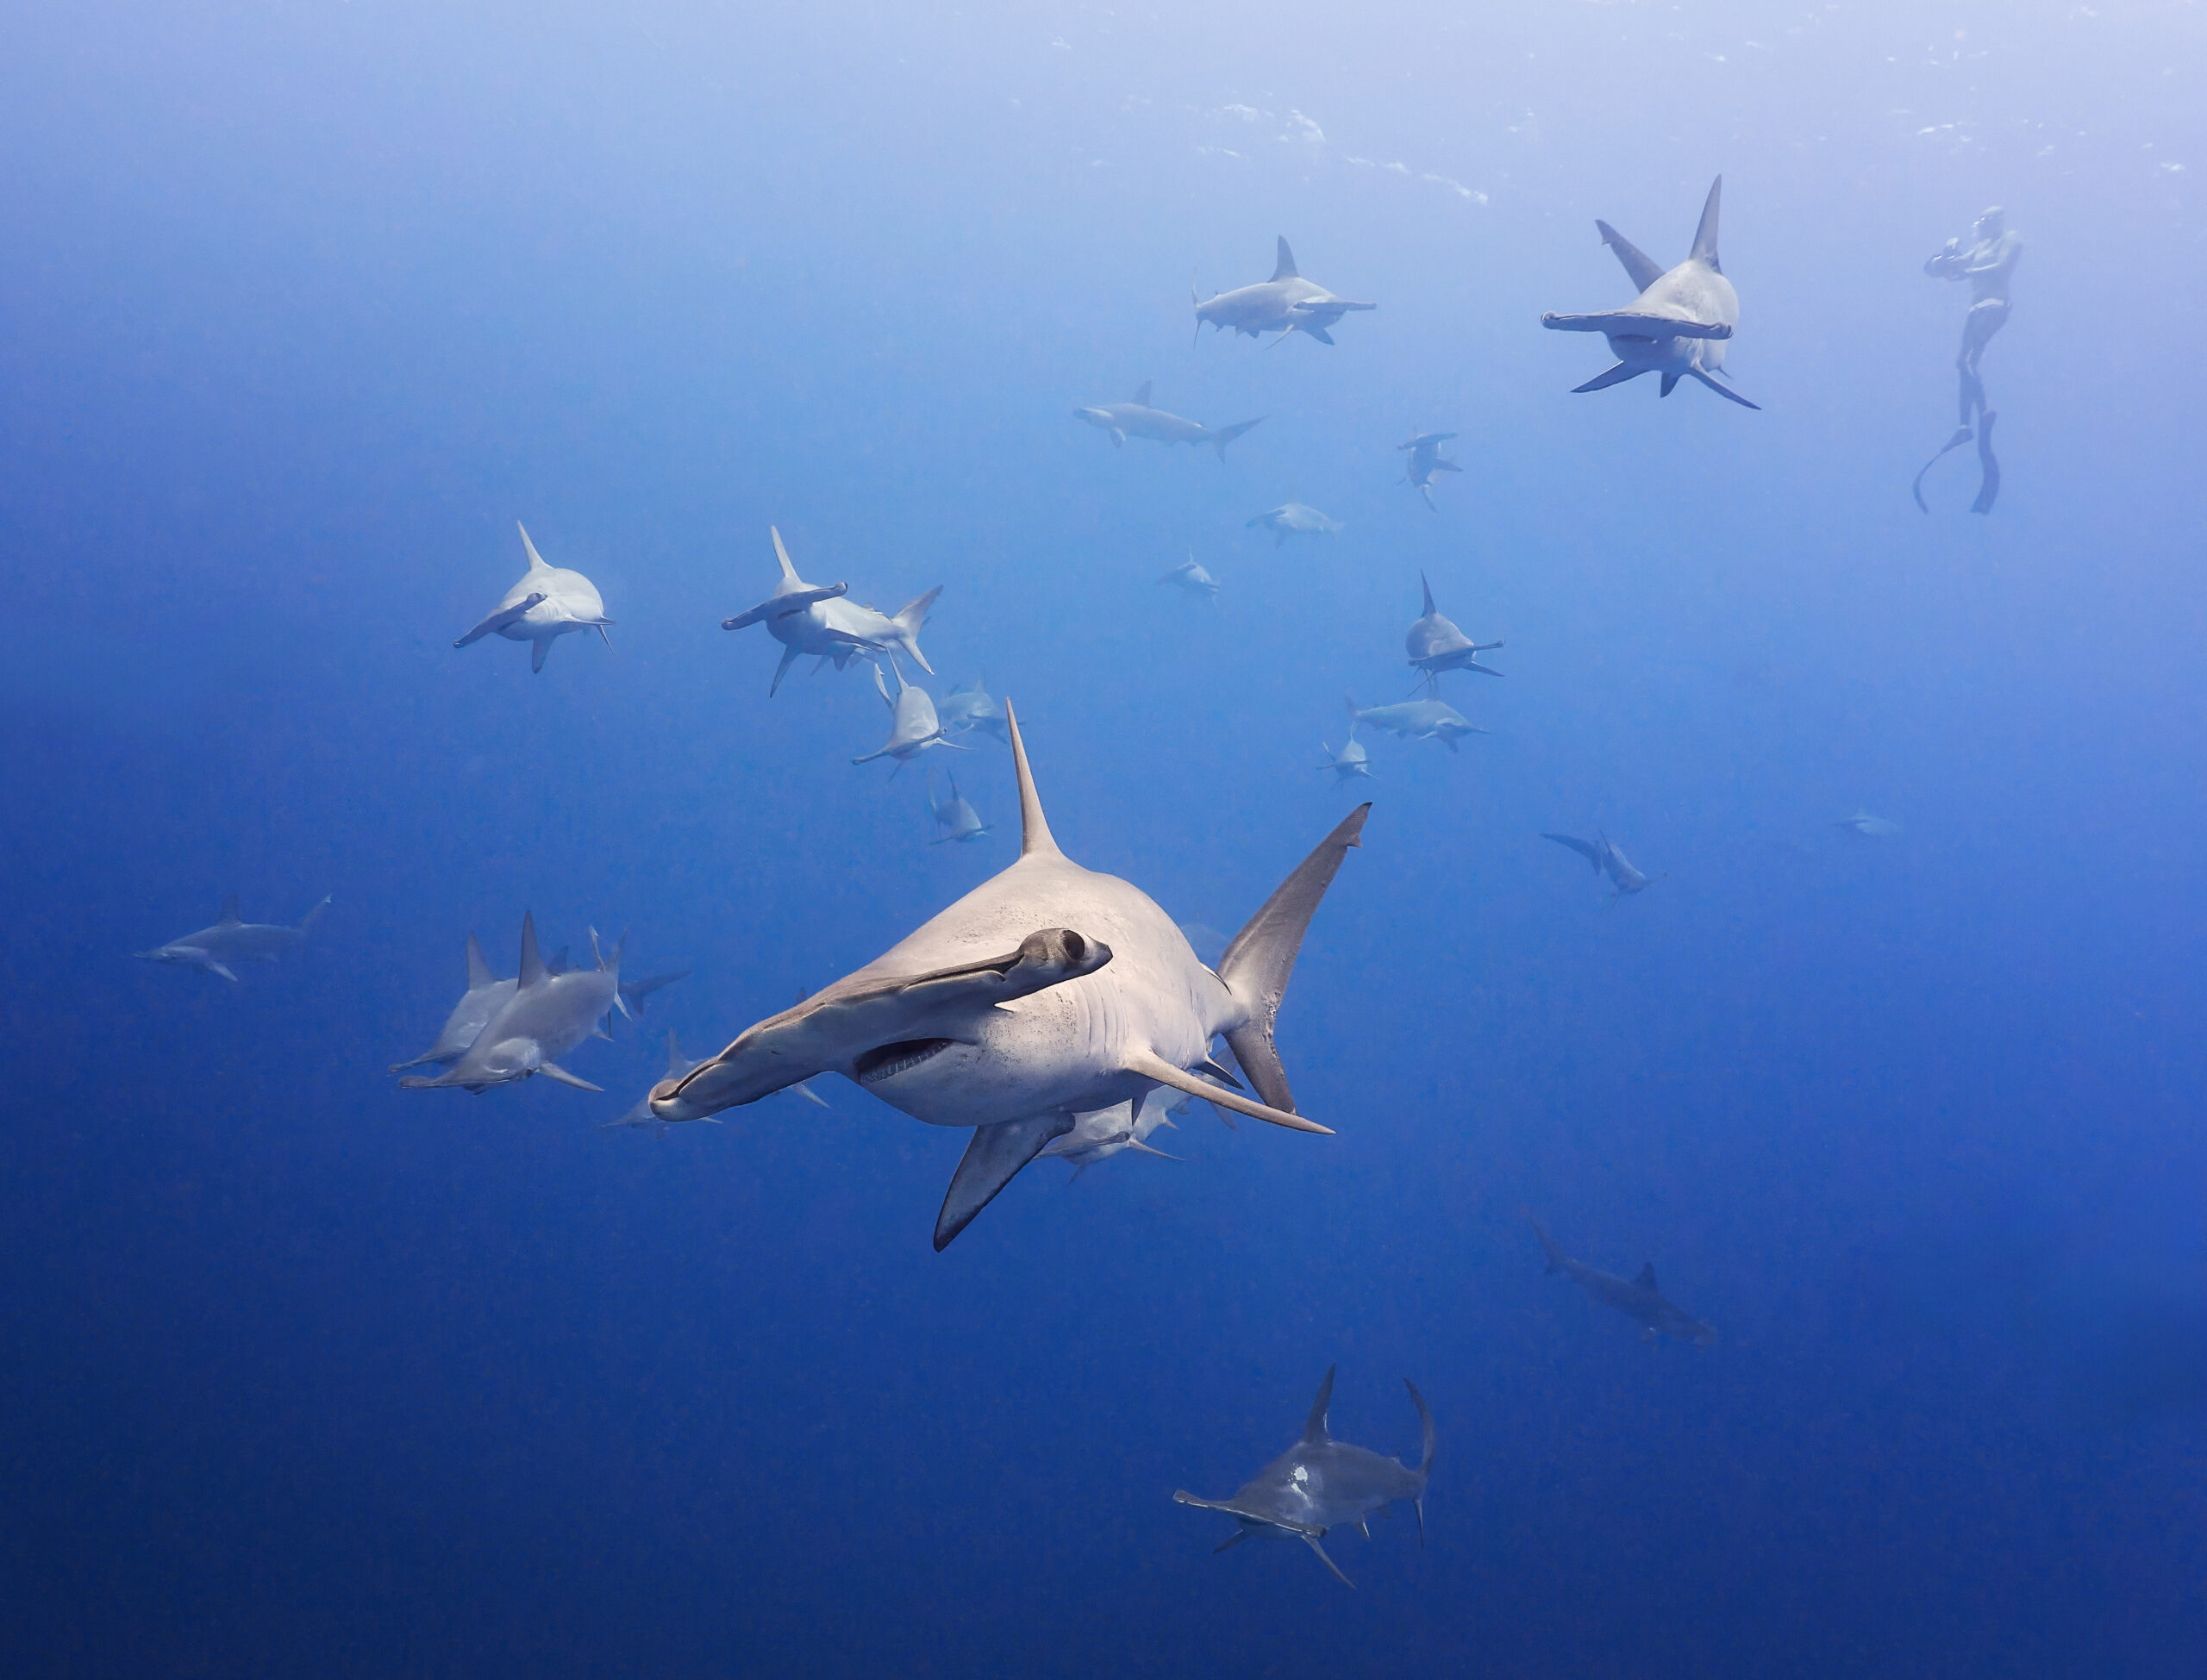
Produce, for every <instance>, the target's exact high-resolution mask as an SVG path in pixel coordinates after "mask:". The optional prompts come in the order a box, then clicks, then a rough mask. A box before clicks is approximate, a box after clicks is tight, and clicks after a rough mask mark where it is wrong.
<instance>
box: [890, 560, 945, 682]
mask: <svg viewBox="0 0 2207 1680" xmlns="http://www.w3.org/2000/svg"><path fill="white" fill-rule="evenodd" d="M941 593H942V585H941V584H936V585H935V587H934V588H933V589H931V590H928V592H927V593H926V594H925V595H923V596H920V597H919V599H917V600H916V601H907V602H906V603H904V605H903V608H902V609H901V610H899V611H898V612H897V615H896V616H895V617H893V618H892V619H891V620H890V622H891V624H894V625H895V626H896V627H897V636H896V641H897V646H899V647H901V648H903V650H904V651H905V652H906V653H910V655H911V656H912V663H913V664H914V665H917V666H919V668H920V669H921V670H922V671H926V672H927V674H928V676H930V677H932V676H934V675H935V667H934V666H933V665H929V664H928V656H927V655H926V654H924V653H921V652H920V628H921V627H922V625H924V624H925V623H926V622H927V621H928V608H930V607H932V606H934V605H935V596H938V595H941ZM897 680H898V681H900V682H901V681H903V674H902V673H901V672H900V673H898V678H897Z"/></svg>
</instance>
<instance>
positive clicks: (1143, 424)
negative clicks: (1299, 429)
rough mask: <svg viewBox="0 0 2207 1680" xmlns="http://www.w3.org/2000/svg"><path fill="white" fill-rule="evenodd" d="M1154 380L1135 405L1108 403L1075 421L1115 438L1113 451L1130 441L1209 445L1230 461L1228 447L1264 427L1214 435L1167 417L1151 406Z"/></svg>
mask: <svg viewBox="0 0 2207 1680" xmlns="http://www.w3.org/2000/svg"><path fill="white" fill-rule="evenodd" d="M1155 383H1156V381H1155V380H1154V379H1145V380H1143V381H1142V382H1141V390H1138V391H1136V392H1135V400H1134V401H1133V402H1131V403H1106V404H1104V406H1103V407H1102V408H1100V409H1074V410H1073V411H1072V415H1073V418H1074V419H1075V420H1085V421H1086V422H1088V423H1089V424H1090V425H1091V426H1097V427H1100V428H1103V430H1104V431H1106V432H1109V433H1110V434H1111V447H1113V448H1114V449H1116V448H1119V447H1121V446H1122V445H1123V444H1124V443H1125V442H1126V440H1128V439H1129V438H1147V439H1149V440H1151V441H1152V442H1154V443H1161V444H1165V445H1166V446H1168V447H1170V446H1171V445H1172V444H1176V443H1207V444H1209V445H1210V447H1212V448H1214V449H1216V451H1218V459H1220V460H1221V461H1223V460H1224V459H1226V446H1227V445H1228V444H1229V443H1231V442H1233V441H1234V440H1235V439H1236V438H1238V437H1240V436H1241V434H1242V433H1244V432H1246V431H1247V430H1248V429H1249V428H1251V427H1253V426H1261V425H1263V424H1264V422H1265V416H1264V415H1258V416H1257V417H1256V418H1255V419H1254V420H1244V421H1241V422H1237V423H1236V424H1235V425H1232V426H1222V427H1220V428H1218V429H1217V430H1216V431H1213V430H1212V429H1211V428H1210V427H1208V426H1199V425H1197V423H1196V422H1194V421H1192V420H1183V419H1181V418H1180V416H1179V415H1176V414H1167V413H1166V412H1165V410H1164V409H1153V408H1151V407H1150V406H1149V390H1150V387H1151V386H1152V385H1153V384H1155Z"/></svg>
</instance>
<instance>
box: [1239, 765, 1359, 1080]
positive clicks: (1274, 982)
mask: <svg viewBox="0 0 2207 1680" xmlns="http://www.w3.org/2000/svg"><path fill="white" fill-rule="evenodd" d="M1371 814H1372V804H1371V802H1370V801H1369V800H1367V801H1366V802H1365V803H1363V804H1361V805H1359V806H1358V807H1357V808H1356V809H1354V810H1353V811H1351V812H1350V813H1349V814H1348V815H1347V816H1345V817H1343V818H1342V819H1341V821H1340V822H1339V823H1338V824H1337V825H1335V828H1334V832H1333V833H1332V834H1329V835H1327V836H1326V838H1325V839H1323V840H1321V841H1319V842H1318V845H1317V847H1316V850H1315V851H1313V852H1311V853H1310V856H1309V857H1307V858H1305V859H1304V860H1303V861H1302V862H1301V863H1300V864H1298V865H1296V868H1295V871H1294V873H1293V874H1291V875H1290V876H1289V877H1287V879H1286V880H1285V881H1283V882H1281V883H1280V884H1279V888H1278V889H1277V890H1275V891H1274V892H1273V894H1272V896H1271V897H1270V898H1268V899H1266V901H1265V903H1264V907H1263V908H1262V909H1260V910H1259V911H1258V912H1257V913H1256V915H1253V916H1251V917H1250V918H1249V921H1248V923H1247V926H1245V927H1243V928H1242V929H1241V932H1240V933H1238V934H1235V936H1234V940H1233V942H1232V943H1231V944H1229V946H1227V947H1226V954H1225V955H1224V956H1222V957H1221V958H1220V959H1219V960H1218V977H1219V978H1220V979H1221V980H1222V981H1224V982H1225V983H1226V988H1227V990H1229V991H1230V992H1232V993H1233V994H1234V996H1235V998H1236V999H1238V1000H1239V1001H1240V1002H1241V1003H1242V1005H1243V1006H1244V1007H1245V1008H1246V1009H1247V1010H1248V1012H1249V1018H1248V1019H1247V1021H1244V1022H1243V1023H1242V1024H1241V1026H1239V1027H1235V1028H1234V1029H1233V1030H1232V1031H1231V1032H1229V1033H1228V1034H1226V1042H1227V1044H1228V1046H1229V1047H1230V1048H1231V1049H1232V1050H1233V1052H1234V1059H1235V1061H1236V1062H1238V1063H1240V1064H1241V1071H1243V1072H1244V1073H1246V1074H1247V1075H1248V1076H1249V1083H1250V1084H1252V1085H1254V1086H1255V1087H1256V1090H1257V1095H1258V1096H1261V1097H1263V1098H1264V1099H1265V1101H1266V1102H1267V1103H1269V1104H1270V1105H1272V1108H1273V1109H1280V1110H1285V1112H1286V1113H1288V1114H1293V1113H1294V1112H1295V1098H1294V1096H1293V1095H1292V1093H1291V1092H1290V1090H1288V1084H1287V1073H1286V1071H1285V1069H1284V1068H1282V1067H1281V1065H1280V1060H1279V1051H1278V1050H1277V1049H1275V1048H1274V1047H1273V1045H1272V1023H1273V1021H1274V1019H1275V1018H1276V1017H1277V1016H1278V1015H1279V1005H1280V999H1281V998H1282V997H1284V996H1285V995H1286V992H1287V982H1288V977H1289V976H1290V975H1291V974H1293V973H1294V971H1295V959H1296V955H1297V952H1300V951H1301V950H1302V948H1303V936H1304V934H1305V933H1306V932H1307V931H1308V930H1309V928H1310V918H1311V915H1313V914H1314V913H1315V912H1316V910H1317V908H1318V903H1319V901H1320V900H1321V899H1322V898H1323V897H1325V896H1326V889H1327V888H1328V887H1329V886H1331V885H1332V884H1333V880H1334V877H1335V874H1337V873H1338V872H1339V871H1340V870H1341V859H1344V858H1346V857H1347V855H1348V849H1349V847H1351V846H1361V845H1362V844H1363V843H1364V842H1363V840H1361V838H1360V836H1361V835H1362V834H1363V832H1364V820H1365V818H1366V817H1367V816H1369V815H1371ZM1199 1094H1200V1095H1206V1096H1209V1095H1210V1093H1208V1092H1205V1093H1199ZM1211 1100H1212V1101H1214V1102H1216V1101H1218V1100H1219V1098H1218V1097H1217V1096H1212V1098H1211ZM1229 1106H1231V1105H1229ZM1242 1112H1245V1113H1246V1112H1247V1110H1242ZM1257 1118H1259V1119H1260V1120H1268V1119H1271V1118H1272V1116H1271V1115H1269V1114H1260V1115H1258V1116H1257Z"/></svg>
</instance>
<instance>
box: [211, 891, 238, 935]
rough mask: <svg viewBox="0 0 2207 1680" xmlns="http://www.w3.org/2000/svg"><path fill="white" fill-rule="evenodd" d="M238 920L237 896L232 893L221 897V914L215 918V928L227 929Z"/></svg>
mask: <svg viewBox="0 0 2207 1680" xmlns="http://www.w3.org/2000/svg"><path fill="white" fill-rule="evenodd" d="M237 919H238V896H237V894H235V893H234V892H226V893H224V894H223V895H222V915H218V916H216V918H215V921H216V925H217V926H220V927H228V926H229V925H230V924H231V923H232V922H234V921H236V920H237Z"/></svg>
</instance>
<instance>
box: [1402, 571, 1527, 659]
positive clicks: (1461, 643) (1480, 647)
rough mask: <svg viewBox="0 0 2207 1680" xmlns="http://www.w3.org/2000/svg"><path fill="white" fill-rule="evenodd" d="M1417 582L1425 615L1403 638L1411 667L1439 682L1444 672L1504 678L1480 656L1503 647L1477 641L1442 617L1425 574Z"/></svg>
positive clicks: (1420, 575) (1421, 573) (1490, 642)
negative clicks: (1421, 593) (1473, 672)
mask: <svg viewBox="0 0 2207 1680" xmlns="http://www.w3.org/2000/svg"><path fill="white" fill-rule="evenodd" d="M1417 581H1418V584H1419V586H1420V587H1421V588H1422V589H1423V590H1425V615H1424V616H1423V617H1422V618H1420V619H1419V620H1418V621H1417V622H1416V623H1415V624H1413V625H1411V626H1410V634H1408V635H1406V636H1404V638H1403V646H1404V647H1405V648H1407V649H1408V650H1409V653H1410V664H1411V665H1413V666H1414V667H1416V669H1417V670H1419V671H1423V672H1424V673H1425V674H1426V675H1427V676H1428V677H1429V678H1437V677H1439V676H1440V675H1441V672H1442V671H1479V672H1481V673H1482V674H1484V675H1485V676H1488V677H1499V676H1501V675H1502V674H1503V673H1502V672H1501V671H1497V670H1496V669H1495V668H1494V667H1493V666H1492V665H1481V664H1480V663H1479V655H1480V654H1482V653H1487V652H1489V651H1491V649H1494V648H1497V647H1499V646H1502V644H1501V643H1500V642H1498V641H1473V640H1472V639H1471V638H1470V637H1469V636H1467V635H1466V634H1464V633H1463V632H1462V631H1461V630H1459V629H1458V628H1456V627H1455V625H1454V623H1452V622H1451V621H1449V620H1447V619H1445V618H1443V617H1442V616H1441V609H1439V608H1437V607H1435V605H1434V604H1433V585H1432V584H1429V583H1427V582H1426V581H1425V574H1424V573H1423V572H1422V571H1421V572H1419V573H1418V575H1417Z"/></svg>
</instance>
